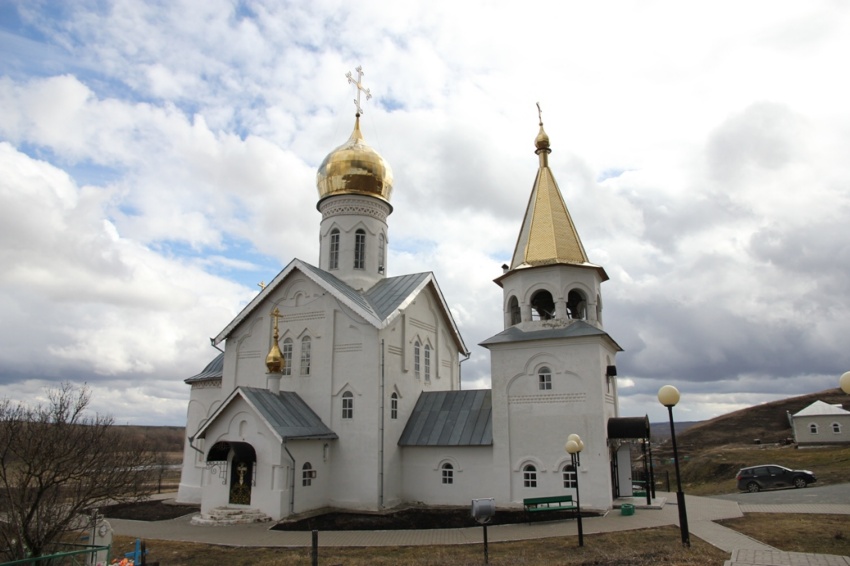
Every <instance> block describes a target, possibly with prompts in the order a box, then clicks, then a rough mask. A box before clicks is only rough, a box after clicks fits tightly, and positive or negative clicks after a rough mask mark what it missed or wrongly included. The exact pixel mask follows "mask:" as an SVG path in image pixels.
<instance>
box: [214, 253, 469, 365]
mask: <svg viewBox="0 0 850 566" xmlns="http://www.w3.org/2000/svg"><path fill="white" fill-rule="evenodd" d="M293 271H298V272H300V273H303V274H304V275H305V276H306V277H307V278H308V279H310V280H311V281H313V282H314V283H315V284H316V285H318V286H319V287H321V288H323V289H324V290H325V291H327V292H328V293H330V294H331V295H333V296H334V297H335V298H336V299H337V300H338V301H340V302H341V303H343V304H344V305H346V306H347V307H349V308H350V309H351V310H353V311H354V312H356V313H357V314H358V315H360V316H361V317H363V318H364V319H365V320H366V321H368V322H369V323H370V324H372V325H373V326H374V327H375V328H378V329H381V328H386V327H387V326H389V325H390V324H391V323H392V322H393V320H395V318H396V317H397V316H398V314H399V313H400V311H401V310H402V309H403V308H404V307H406V306H407V305H408V304H410V303H411V302H412V301H413V300H414V299H415V298H416V296H417V295H418V294H419V293H420V292H421V291H422V290H423V289H425V288H426V287H428V286H430V287H431V288H432V289H433V292H434V295H435V296H436V297H437V299H438V300H439V301H440V305H441V306H442V310H443V315H444V316H445V318H446V322H447V323H448V326H449V328H450V330H451V334H452V336H453V337H454V339H455V341H456V343H457V346H458V349H459V350H460V351H461V352H462V353H464V354H468V353H469V351H468V350H467V349H466V344H464V342H463V338H462V337H461V335H460V330H458V327H457V324H455V321H454V318H453V317H452V314H451V311H450V310H449V307H448V305H447V304H446V299H445V297H444V296H443V292H442V290H440V286H439V285H438V284H437V280H436V278H435V277H434V274H433V273H431V272H426V273H414V274H412V275H400V276H397V277H387V278H385V279H382V280H381V281H379V282H378V283H376V284H375V285H373V286H372V287H371V288H370V289H368V290H367V291H365V292H361V291H358V290H356V289H354V288H353V287H351V286H350V285H348V284H347V283H345V282H344V281H342V280H341V279H339V278H337V277H336V276H334V275H333V274H331V273H328V272H327V271H324V270H322V269H319V268H318V267H315V266H313V265H310V264H309V263H305V262H303V261H301V260H300V259H293V260H292V261H291V262H289V265H287V266H286V267H284V268H283V269H282V270H281V271H280V273H278V274H277V275H276V276H275V278H274V279H273V280H272V281H271V283H269V284H268V285H266V287H265V288H264V289H263V290H262V291H260V292H259V293H258V294H257V296H256V297H254V298H253V299H252V300H251V302H250V303H248V304H247V305H246V306H245V308H243V309H242V312H240V313H239V314H238V315H236V318H234V319H233V320H232V321H231V322H230V324H228V325H227V326H226V327H225V328H224V330H222V331H221V332H219V334H218V336H216V337H215V338H213V344H214V345H217V344H219V343H221V342H222V341H223V340H225V339H226V338H227V337H228V336H229V335H230V333H231V332H232V331H233V330H234V329H235V328H236V327H237V326H238V325H239V324H240V323H241V322H242V321H243V320H245V319H246V318H247V317H248V315H250V314H251V313H252V312H253V311H254V310H255V309H256V308H257V307H259V305H260V304H261V303H262V302H263V300H265V298H266V297H267V296H268V295H269V293H271V292H273V291H274V290H275V289H276V288H277V287H279V286H280V285H281V284H282V283H283V281H285V280H286V278H287V277H288V276H289V275H290V274H291V273H292V272H293Z"/></svg>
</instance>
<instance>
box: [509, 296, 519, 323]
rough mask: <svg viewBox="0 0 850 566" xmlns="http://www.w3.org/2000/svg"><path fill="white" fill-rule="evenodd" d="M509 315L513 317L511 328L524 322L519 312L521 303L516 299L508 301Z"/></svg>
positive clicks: (512, 298)
mask: <svg viewBox="0 0 850 566" xmlns="http://www.w3.org/2000/svg"><path fill="white" fill-rule="evenodd" d="M508 313H509V314H510V317H511V326H513V325H514V324H519V323H520V322H522V315H521V314H520V310H519V301H518V300H517V298H516V297H511V298H510V300H508Z"/></svg>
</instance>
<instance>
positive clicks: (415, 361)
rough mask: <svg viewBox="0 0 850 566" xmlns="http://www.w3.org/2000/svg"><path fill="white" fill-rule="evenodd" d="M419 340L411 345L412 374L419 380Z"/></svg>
mask: <svg viewBox="0 0 850 566" xmlns="http://www.w3.org/2000/svg"><path fill="white" fill-rule="evenodd" d="M419 348H420V344H419V340H417V341H416V342H415V343H414V344H413V373H414V374H415V375H416V379H419Z"/></svg>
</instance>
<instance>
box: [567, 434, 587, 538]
mask: <svg viewBox="0 0 850 566" xmlns="http://www.w3.org/2000/svg"><path fill="white" fill-rule="evenodd" d="M583 449H584V441H582V439H581V437H580V436H579V435H577V434H571V435H570V436H569V437H568V438H567V443H566V444H565V445H564V450H566V451H567V453H568V454H569V455H570V458H571V459H572V464H573V470H574V471H575V474H576V513H577V514H578V545H579V546H584V531H583V530H582V526H581V497H580V496H579V491H578V468H579V466H580V465H581V451H582V450H583Z"/></svg>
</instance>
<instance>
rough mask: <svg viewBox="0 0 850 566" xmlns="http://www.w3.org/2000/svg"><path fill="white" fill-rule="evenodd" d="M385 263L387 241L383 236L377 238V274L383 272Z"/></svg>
mask: <svg viewBox="0 0 850 566" xmlns="http://www.w3.org/2000/svg"><path fill="white" fill-rule="evenodd" d="M386 261H387V240H386V238H385V237H384V235H383V234H381V235H380V236H378V273H383V272H384V263H385V262H386Z"/></svg>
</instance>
